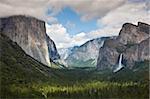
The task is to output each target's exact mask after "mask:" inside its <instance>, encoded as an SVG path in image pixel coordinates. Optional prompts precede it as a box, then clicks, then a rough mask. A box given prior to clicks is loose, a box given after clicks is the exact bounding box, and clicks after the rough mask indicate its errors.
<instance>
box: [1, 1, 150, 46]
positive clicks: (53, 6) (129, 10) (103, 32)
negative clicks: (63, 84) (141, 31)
mask: <svg viewBox="0 0 150 99" xmlns="http://www.w3.org/2000/svg"><path fill="white" fill-rule="evenodd" d="M67 6H68V7H70V8H71V9H73V10H74V11H76V12H77V13H78V14H80V15H81V19H82V20H84V21H87V20H90V19H93V18H97V19H98V21H97V24H99V25H100V26H102V27H101V28H99V29H97V30H94V31H91V32H89V33H83V32H82V33H78V34H76V35H73V36H72V35H70V34H69V33H68V32H67V30H66V28H64V26H62V25H61V24H59V23H58V21H57V19H56V18H55V17H54V16H55V15H56V14H58V12H60V11H61V10H62V9H63V8H65V7H67ZM0 9H1V10H0V17H5V16H11V15H20V14H21V15H29V16H33V17H36V18H39V19H42V20H45V21H46V22H48V23H51V24H52V25H48V24H47V25H46V27H47V33H48V35H49V36H50V37H51V38H52V39H53V40H54V42H55V43H56V45H57V47H58V48H63V47H65V48H66V47H72V46H74V45H81V44H83V43H84V42H86V41H87V40H89V39H93V38H97V37H102V36H114V35H118V33H119V30H120V29H121V26H122V24H124V23H126V22H130V23H134V24H135V23H137V22H138V21H142V22H146V23H148V24H150V19H149V18H150V1H149V0H76V1H74V2H73V1H72V0H0ZM47 11H49V14H47ZM67 26H68V27H70V28H72V27H74V24H72V23H69V22H68V23H67Z"/></svg>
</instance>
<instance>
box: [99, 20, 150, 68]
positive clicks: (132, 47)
mask: <svg viewBox="0 0 150 99" xmlns="http://www.w3.org/2000/svg"><path fill="white" fill-rule="evenodd" d="M149 37H150V25H148V24H145V23H141V22H139V23H138V25H137V26H136V25H133V24H130V23H126V24H124V25H123V27H122V29H121V31H120V33H119V35H118V37H116V38H113V39H108V40H106V41H105V43H104V46H103V47H102V48H100V51H99V57H98V60H97V68H98V69H100V70H104V69H111V70H112V69H114V68H115V67H116V64H118V60H119V56H120V54H121V53H122V54H123V65H124V66H127V67H129V68H132V67H133V65H134V64H135V62H137V61H143V60H150V57H149V56H150V53H149Z"/></svg>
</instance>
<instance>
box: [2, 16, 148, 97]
mask: <svg viewBox="0 0 150 99" xmlns="http://www.w3.org/2000/svg"><path fill="white" fill-rule="evenodd" d="M0 23H1V24H0V85H1V86H0V97H1V98H2V99H16V98H31V99H34V98H36V99H41V98H43V99H85V98H86V99H106V98H108V99H109V98H118V99H120V98H121V99H137V98H138V99H139V98H140V99H147V98H149V71H150V70H149V63H150V58H149V56H150V54H149V45H148V44H149V40H150V39H149V29H150V26H149V25H148V24H146V23H142V22H139V23H138V25H133V24H131V23H125V24H124V25H123V26H122V29H121V30H120V33H119V35H118V36H116V37H101V38H96V39H93V40H90V41H87V42H86V43H84V44H83V45H81V46H75V47H72V48H70V49H63V50H62V51H59V50H58V49H57V48H56V45H55V42H54V41H53V40H52V39H51V38H50V37H48V35H47V34H46V31H45V22H44V21H41V20H38V19H36V18H32V17H27V16H13V17H8V18H1V19H0ZM12 23H13V25H12ZM28 25H29V26H28ZM28 27H29V28H28ZM59 52H62V53H59ZM65 52H66V53H65ZM65 63H66V64H65Z"/></svg>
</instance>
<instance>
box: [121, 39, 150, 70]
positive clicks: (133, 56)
mask: <svg viewBox="0 0 150 99" xmlns="http://www.w3.org/2000/svg"><path fill="white" fill-rule="evenodd" d="M149 42H150V38H147V39H146V40H143V41H142V42H141V43H139V44H136V45H134V46H131V47H130V48H128V49H126V51H125V52H124V53H123V56H124V61H125V62H124V64H126V65H127V66H129V67H130V68H132V66H133V65H134V63H135V62H136V61H144V60H150V52H149V51H150V49H149V47H150V45H149Z"/></svg>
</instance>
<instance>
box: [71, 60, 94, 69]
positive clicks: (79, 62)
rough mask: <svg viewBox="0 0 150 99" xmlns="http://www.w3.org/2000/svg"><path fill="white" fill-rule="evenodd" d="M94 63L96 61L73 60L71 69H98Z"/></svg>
mask: <svg viewBox="0 0 150 99" xmlns="http://www.w3.org/2000/svg"><path fill="white" fill-rule="evenodd" d="M94 61H95V60H94V59H89V60H86V61H83V60H77V59H72V60H71V63H70V64H69V65H70V66H71V67H96V64H95V63H94Z"/></svg>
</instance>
